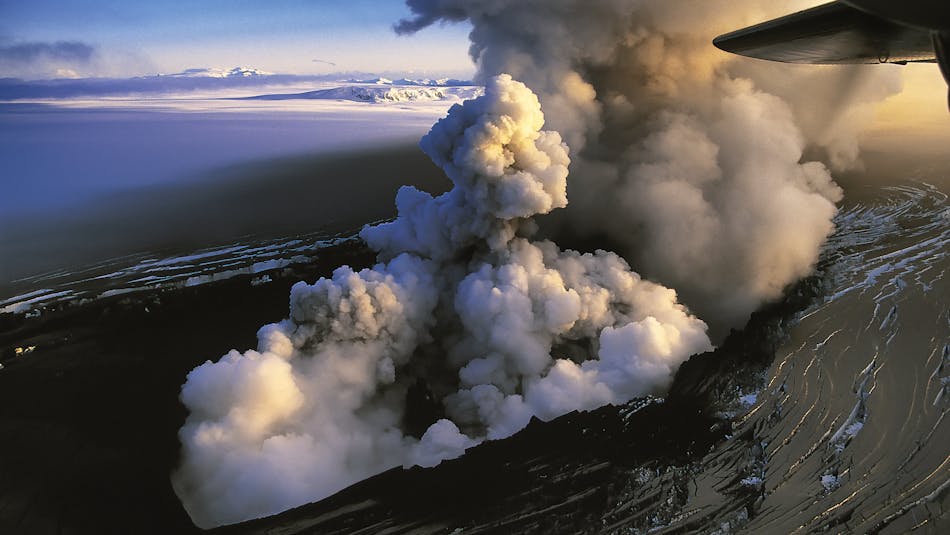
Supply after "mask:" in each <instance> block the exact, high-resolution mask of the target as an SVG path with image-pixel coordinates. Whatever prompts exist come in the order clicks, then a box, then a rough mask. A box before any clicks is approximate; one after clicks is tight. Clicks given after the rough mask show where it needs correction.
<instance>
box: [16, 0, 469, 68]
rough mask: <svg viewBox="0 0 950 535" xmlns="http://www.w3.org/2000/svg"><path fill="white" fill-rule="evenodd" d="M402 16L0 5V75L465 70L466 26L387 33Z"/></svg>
mask: <svg viewBox="0 0 950 535" xmlns="http://www.w3.org/2000/svg"><path fill="white" fill-rule="evenodd" d="M408 13H409V12H408V9H407V8H406V6H405V4H404V3H403V2H402V1H401V0H344V1H341V0H190V1H189V0H13V1H11V0H0V77H5V76H13V77H22V78H41V77H53V76H57V75H60V76H73V75H81V76H88V75H92V76H130V75H140V74H150V73H156V72H164V73H169V72H177V71H181V70H184V69H186V68H190V67H233V66H237V65H246V66H251V67H256V68H259V69H263V70H266V71H271V72H279V73H294V74H309V73H325V72H330V71H356V70H358V71H367V72H382V71H414V72H421V73H433V74H437V73H444V74H451V75H457V74H462V73H465V72H470V71H471V70H472V69H473V67H472V65H471V62H470V60H469V59H468V56H467V49H468V40H467V34H468V31H469V28H468V27H467V26H465V25H450V26H445V27H441V28H439V27H436V28H431V29H427V30H425V31H423V32H421V33H419V34H417V35H414V36H397V35H395V34H394V33H393V31H392V24H393V23H394V22H396V21H397V20H399V19H400V18H402V17H405V16H407V15H408ZM84 47H91V48H84ZM314 59H317V60H321V61H320V62H315V61H313V60H314ZM323 62H332V63H335V64H336V65H335V66H333V65H329V64H327V63H323Z"/></svg>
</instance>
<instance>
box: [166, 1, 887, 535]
mask: <svg viewBox="0 0 950 535" xmlns="http://www.w3.org/2000/svg"><path fill="white" fill-rule="evenodd" d="M408 4H409V6H410V7H411V9H412V10H413V12H414V15H415V16H414V18H413V19H411V20H407V21H404V22H403V23H401V24H400V26H399V27H398V28H397V29H398V30H400V31H406V32H411V31H415V30H418V29H420V28H423V27H425V26H427V25H430V24H433V23H435V22H438V21H442V20H449V21H460V20H469V21H471V22H472V24H473V32H472V35H471V38H472V41H473V45H472V54H473V56H474V57H475V58H476V60H477V62H478V66H479V70H480V73H481V74H480V76H481V79H482V81H483V82H485V83H486V86H487V88H486V93H485V96H484V97H481V98H479V99H477V100H475V101H469V102H466V103H465V104H464V105H461V106H455V107H453V108H452V110H451V111H450V113H449V116H448V117H446V118H445V119H443V120H442V121H440V122H439V123H438V124H436V125H435V126H434V127H433V129H432V131H431V132H430V133H429V134H428V135H427V136H426V137H425V138H424V139H423V142H422V147H423V149H424V150H425V151H426V153H427V154H428V155H429V156H430V157H431V158H432V159H433V160H434V161H435V162H436V163H437V164H438V165H439V166H441V167H442V168H443V169H444V170H445V172H446V174H447V175H448V176H449V178H451V180H452V181H453V183H454V185H455V186H454V189H452V191H450V192H449V193H446V194H445V195H442V196H440V197H437V198H432V197H431V196H429V195H427V194H425V193H422V192H419V191H416V190H415V189H412V188H404V189H402V190H401V191H400V192H399V195H398V197H397V206H398V209H399V217H398V219H397V220H396V221H394V222H393V223H390V224H386V225H381V226H378V227H373V228H367V229H365V230H364V231H363V233H362V236H363V238H364V239H365V240H366V241H367V242H368V243H369V244H370V246H371V247H373V248H374V249H375V250H376V251H378V253H379V261H380V262H381V263H380V264H378V265H377V266H375V267H374V268H373V269H367V270H363V271H361V272H358V273H356V272H353V271H352V270H351V269H349V268H346V267H343V268H340V269H338V270H337V271H336V272H335V273H334V275H333V278H332V279H330V280H320V281H318V282H317V283H316V284H314V285H306V284H298V285H297V286H295V287H294V289H293V292H292V295H291V314H290V318H289V319H287V320H285V321H283V322H281V323H279V324H275V325H269V326H266V327H264V328H263V329H261V331H260V333H259V339H260V344H259V348H258V350H257V351H248V352H246V353H243V354H241V353H237V352H232V353H231V354H229V355H227V356H225V357H224V358H223V359H221V360H220V361H218V362H216V363H211V362H208V363H206V364H204V365H202V366H200V367H198V368H196V369H195V370H194V371H192V372H191V374H189V376H188V380H187V383H186V384H185V385H184V387H183V390H182V400H183V401H184V403H185V404H186V405H187V407H188V408H189V410H190V411H191V415H190V417H189V418H188V421H187V422H186V424H185V426H184V427H183V428H182V430H181V433H180V435H181V439H182V442H183V444H184V464H183V466H182V468H181V469H180V470H179V471H178V472H177V473H176V475H175V477H174V482H175V486H176V490H177V491H178V493H179V495H180V496H181V497H182V499H183V501H184V503H185V505H186V507H187V509H188V510H189V512H190V513H191V515H192V517H193V518H194V519H195V521H196V522H197V523H198V524H199V525H202V526H211V525H216V524H222V523H230V522H235V521H238V520H242V519H246V518H252V517H257V516H262V515H267V514H270V513H275V512H278V511H281V510H283V509H287V508H289V507H292V506H296V505H299V504H303V503H305V502H308V501H312V500H316V499H319V498H322V497H325V496H327V495H330V494H332V493H334V492H336V491H337V490H339V489H341V488H343V487H345V486H346V485H349V484H351V483H353V482H355V481H357V480H359V479H362V478H364V477H366V476H369V475H371V474H374V473H376V472H379V471H381V470H384V469H386V468H388V467H392V466H398V465H401V464H402V465H411V464H420V465H424V466H429V465H433V464H436V463H438V462H439V461H440V460H443V459H447V458H451V457H455V456H458V455H460V454H461V453H462V452H463V451H464V450H465V448H467V447H470V446H472V445H474V444H476V443H477V442H479V441H481V440H484V439H494V438H501V437H505V436H508V435H510V434H512V433H514V432H516V431H517V430H519V429H521V428H522V427H524V426H525V425H526V423H527V422H528V421H529V420H530V418H531V417H532V416H537V417H540V418H542V419H548V418H553V417H555V416H558V415H560V414H563V413H565V412H568V411H571V410H575V409H589V408H593V407H597V406H599V405H602V404H605V403H612V402H619V401H623V400H627V399H629V398H631V397H634V396H638V395H643V394H646V393H651V392H654V391H657V390H662V389H663V387H664V386H665V385H666V384H667V382H668V381H669V380H670V377H671V373H672V372H673V371H674V370H675V369H676V367H677V366H678V365H679V363H680V362H682V361H683V360H684V359H685V358H687V357H688V356H689V355H690V354H692V353H695V352H699V351H703V350H705V349H708V348H709V347H710V341H709V339H708V338H707V335H706V325H705V324H704V323H703V322H702V321H700V320H698V319H696V318H695V317H693V316H691V315H690V314H689V313H687V311H686V310H685V309H684V308H683V307H682V306H681V305H679V304H677V296H676V293H674V291H673V290H670V289H667V288H664V287H662V286H659V285H657V284H654V283H650V282H647V281H645V280H642V279H641V278H640V276H638V275H637V274H636V273H633V272H632V271H631V270H630V268H629V266H628V264H627V262H626V261H625V260H624V258H621V257H620V256H617V255H615V254H613V253H608V252H604V251H602V250H597V251H596V252H595V253H593V254H580V253H577V252H573V251H566V250H561V249H560V248H559V247H558V246H557V245H556V244H555V243H553V242H551V241H541V240H534V241H532V236H535V237H536V236H537V234H534V233H535V231H537V230H539V225H540V231H541V232H542V233H543V234H542V235H547V236H556V237H558V239H559V241H560V240H561V239H566V240H573V243H579V244H581V245H582V246H583V248H584V250H590V249H592V247H590V245H591V244H595V245H599V246H601V247H607V246H611V247H614V246H615V247H619V248H620V250H621V252H622V253H623V254H624V257H625V258H626V259H628V260H630V261H631V262H632V263H633V265H635V266H637V269H638V270H639V269H642V270H644V272H645V273H646V274H647V276H649V277H650V278H652V279H654V280H659V281H661V282H663V283H665V284H668V285H671V286H673V287H675V288H677V290H678V291H679V292H680V295H681V297H682V298H683V300H684V302H686V303H688V304H689V305H690V307H691V308H692V309H693V310H698V311H700V312H701V313H702V317H704V318H706V319H707V320H708V321H710V323H711V324H712V325H714V326H715V327H716V328H717V329H718V330H719V331H720V332H721V331H722V330H723V329H725V328H726V327H730V326H737V325H740V324H741V323H743V322H744V321H745V318H746V317H747V316H748V314H749V313H750V312H751V311H752V310H753V309H754V308H755V307H756V306H758V305H759V304H761V303H762V302H763V301H765V300H769V299H773V298H776V297H778V296H779V295H780V293H781V291H782V289H783V287H785V286H786V285H787V284H789V283H791V282H793V281H794V280H796V279H797V278H799V277H801V276H802V275H805V274H806V273H808V271H809V270H810V269H811V268H812V266H813V264H814V262H815V260H816V258H817V254H818V248H819V246H820V244H821V242H822V241H823V240H824V239H825V237H826V236H827V235H828V234H829V233H830V232H831V230H832V223H831V218H832V216H833V215H834V212H835V205H834V202H835V201H836V200H837V199H839V197H840V195H841V192H840V190H839V188H838V187H837V186H836V185H835V184H834V182H833V181H832V180H831V176H830V173H829V171H828V168H827V167H826V166H825V165H824V164H822V163H818V162H807V161H805V160H806V158H804V156H803V155H804V154H805V152H806V150H807V151H808V152H809V153H811V154H817V155H822V154H824V155H826V156H827V159H828V160H829V162H830V164H831V165H832V167H833V168H845V167H849V166H852V165H855V164H856V158H857V149H856V147H857V145H856V142H855V139H856V137H855V136H856V133H857V129H856V127H854V126H853V125H854V124H855V119H856V118H860V117H861V116H863V115H866V114H867V110H868V109H869V107H868V104H867V103H868V102H873V101H874V100H875V99H878V98H881V97H882V96H884V95H886V94H887V93H888V92H890V91H893V86H894V84H893V83H890V82H889V81H888V83H885V84H882V83H881V82H882V80H881V77H880V76H877V75H872V76H865V77H856V78H855V77H852V78H851V82H850V83H849V84H848V85H849V87H844V88H843V90H848V95H847V96H843V97H841V98H839V99H837V100H835V99H829V98H828V96H829V95H834V94H836V89H835V88H836V87H837V85H836V83H835V82H834V81H832V82H829V81H828V77H822V76H820V75H814V74H811V73H813V72H815V71H808V72H807V73H805V74H803V71H800V70H796V71H793V70H790V68H789V69H766V68H765V67H754V66H753V67H748V66H746V65H748V62H745V63H743V62H732V60H730V59H729V58H728V56H726V55H725V54H721V53H719V52H717V51H715V50H714V49H713V48H712V46H711V45H710V40H711V38H712V37H713V36H714V35H715V34H716V33H719V32H722V31H727V30H731V29H735V28H738V27H741V26H743V25H745V24H748V23H751V22H755V21H756V20H762V19H764V18H766V17H767V16H774V15H778V14H781V13H784V12H787V11H790V10H791V9H792V8H794V7H796V6H793V5H789V3H787V2H785V3H783V2H769V3H767V4H768V6H770V9H772V10H773V11H772V12H770V13H761V12H756V11H755V10H750V9H749V8H750V7H752V6H753V5H759V6H761V5H763V4H765V3H762V2H759V3H757V4H752V3H751V2H746V1H744V0H738V1H734V0H729V1H726V0H703V1H688V0H684V1H673V0H652V1H650V0H408ZM736 13H740V14H745V15H746V16H745V17H738V16H736V15H735V14H736ZM506 72H507V73H511V74H512V75H513V76H514V77H515V78H517V79H520V80H523V81H524V82H526V83H527V84H528V86H529V87H531V88H532V89H533V90H534V91H537V94H538V95H539V97H540V101H541V103H543V105H544V109H545V112H546V113H547V117H548V119H549V121H550V126H553V127H554V129H556V130H558V131H559V132H560V133H561V134H562V135H564V136H565V139H566V141H567V144H568V145H570V146H571V147H572V148H573V150H574V151H575V154H574V158H573V162H570V161H569V159H568V151H567V146H566V145H565V144H564V143H562V140H561V136H560V135H559V134H558V133H555V132H545V131H541V128H542V124H543V122H544V117H543V116H542V114H541V107H540V105H539V101H538V98H537V97H535V95H534V94H533V93H532V92H531V91H529V90H528V89H527V88H526V87H525V86H524V85H522V84H521V83H518V82H515V81H513V80H512V79H511V78H510V77H508V76H498V77H496V76H495V75H498V74H500V73H506ZM884 76H885V77H892V76H893V73H892V72H891V71H887V72H885V73H884ZM783 77H784V78H783ZM874 87H876V88H883V89H873V90H872V89H869V88H874ZM763 89H764V90H763ZM809 94H811V95H814V94H820V95H822V98H820V99H818V100H817V101H809V100H808V97H807V95H809ZM829 100H830V102H831V104H828V105H826V104H825V103H827V102H829ZM856 101H858V104H857V105H856V104H855V102H856ZM803 162H804V163H803ZM569 163H570V165H571V173H572V180H571V187H570V192H569V193H570V198H571V206H570V207H569V208H567V209H566V210H555V209H557V208H562V207H565V206H566V205H567V197H568V189H567V183H566V177H567V174H568V165H569ZM552 210H555V212H554V213H552V214H551V215H550V216H548V217H546V218H541V219H539V220H538V221H537V222H535V221H534V220H533V219H532V218H533V217H534V216H536V215H539V214H547V213H548V212H551V211H552ZM552 220H553V221H554V223H552ZM427 399H428V400H434V402H432V401H429V402H425V400H427ZM407 400H408V401H407ZM419 400H423V401H422V402H420V401H419ZM427 403H428V404H427ZM419 407H424V408H423V409H420V408H419ZM433 422H434V423H433ZM416 437H420V438H416Z"/></svg>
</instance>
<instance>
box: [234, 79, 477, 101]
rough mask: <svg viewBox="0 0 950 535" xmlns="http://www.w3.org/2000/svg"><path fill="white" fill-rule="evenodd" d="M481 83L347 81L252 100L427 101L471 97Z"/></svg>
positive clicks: (474, 95)
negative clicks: (438, 84) (441, 84)
mask: <svg viewBox="0 0 950 535" xmlns="http://www.w3.org/2000/svg"><path fill="white" fill-rule="evenodd" d="M482 91H483V89H482V88H481V87H478V86H472V85H467V86H445V87H425V86H418V85H416V86H398V85H388V84H385V83H384V84H376V83H374V84H373V85H369V84H365V85H345V86H342V87H334V88H330V89H318V90H316V91H307V92H304V93H287V94H274V95H259V96H255V97H248V98H249V99H251V100H298V99H309V100H351V101H354V102H370V103H377V104H378V103H387V102H424V101H439V100H468V99H470V98H475V97H477V96H479V95H480V94H482Z"/></svg>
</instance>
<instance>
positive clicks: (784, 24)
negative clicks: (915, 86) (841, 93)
mask: <svg viewBox="0 0 950 535" xmlns="http://www.w3.org/2000/svg"><path fill="white" fill-rule="evenodd" d="M713 44H715V45H716V46H717V47H719V48H720V49H722V50H725V51H726V52H732V53H734V54H740V55H743V56H749V57H753V58H759V59H767V60H772V61H781V62H785V63H816V64H843V63H907V62H934V61H936V55H935V53H934V41H933V38H932V37H931V32H930V31H929V30H926V29H922V28H916V27H911V26H905V25H902V24H898V23H896V22H892V21H890V20H887V19H884V18H879V17H876V16H874V15H871V14H869V13H867V12H865V11H861V10H858V9H855V8H853V7H851V6H848V5H846V4H843V3H840V2H832V3H830V4H825V5H822V6H818V7H815V8H812V9H807V10H805V11H800V12H798V13H794V14H791V15H788V16H786V17H781V18H778V19H775V20H771V21H768V22H763V23H762V24H757V25H755V26H750V27H748V28H743V29H741V30H738V31H734V32H731V33H727V34H725V35H721V36H719V37H717V38H716V39H715V40H714V41H713Z"/></svg>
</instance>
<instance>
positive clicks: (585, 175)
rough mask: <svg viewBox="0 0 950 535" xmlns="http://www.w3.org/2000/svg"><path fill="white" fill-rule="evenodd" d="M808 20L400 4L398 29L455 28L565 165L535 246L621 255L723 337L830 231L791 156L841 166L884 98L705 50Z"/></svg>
mask: <svg viewBox="0 0 950 535" xmlns="http://www.w3.org/2000/svg"><path fill="white" fill-rule="evenodd" d="M816 3H817V2H815V1H811V2H808V1H804V2H803V1H769V2H763V1H761V0H407V4H408V5H409V7H410V8H411V9H412V11H413V14H414V16H413V18H411V19H408V20H404V21H402V22H401V23H400V24H399V25H397V28H396V29H397V31H400V32H413V31H417V30H419V29H421V28H424V27H426V26H428V25H431V24H434V23H436V22H440V21H450V22H452V21H463V20H468V21H470V22H471V24H472V26H473V30H472V33H471V36H470V37H471V40H472V47H471V53H472V56H473V58H474V59H475V60H476V62H477V65H478V68H479V73H480V75H481V76H482V77H490V76H492V75H494V74H497V73H501V72H506V73H510V74H511V75H512V76H514V77H515V78H517V79H519V80H521V81H523V82H524V83H525V84H527V85H528V86H529V87H531V88H532V90H533V91H535V92H536V93H537V94H538V96H539V98H540V100H541V103H542V105H543V106H544V109H545V114H546V116H547V118H548V124H549V126H550V127H552V128H553V129H555V130H557V131H559V132H560V133H561V134H562V135H563V136H564V137H565V139H566V140H567V142H568V144H569V145H570V146H571V148H572V149H573V150H574V157H573V164H572V168H571V184H570V188H569V194H570V198H571V206H570V207H569V208H568V209H567V210H565V211H562V212H561V213H560V214H558V215H557V217H555V218H554V219H555V220H556V221H559V222H560V226H553V225H551V224H550V222H551V219H548V220H547V221H545V222H543V223H542V231H543V232H544V233H545V234H546V235H548V236H552V237H554V238H556V239H557V240H558V241H559V242H560V241H562V240H563V239H571V240H575V241H576V240H580V243H581V244H582V245H583V247H585V248H586V247H590V246H592V245H593V246H601V247H603V246H609V247H610V248H613V249H615V250H618V252H620V253H621V254H622V255H623V256H624V257H625V258H626V259H627V260H629V261H630V262H631V264H632V265H633V266H635V267H636V269H637V270H638V271H641V272H642V273H644V274H645V275H646V276H648V277H650V278H651V279H653V280H658V281H660V282H662V283H664V284H667V285H669V286H672V287H673V288H676V289H677V291H678V292H679V294H680V297H681V299H682V300H683V301H684V302H685V303H686V304H687V305H689V306H690V307H691V309H693V310H695V311H697V312H698V313H699V315H700V317H702V318H704V319H705V320H706V321H707V322H708V323H710V325H711V326H712V327H713V329H714V331H715V332H717V333H723V332H724V331H725V329H726V328H728V327H735V326H741V325H742V324H743V323H744V322H745V320H746V319H747V317H748V315H749V314H750V313H751V312H752V311H753V310H754V309H755V308H756V307H757V306H758V305H760V304H761V303H762V302H763V301H767V300H771V299H775V298H777V297H779V296H780V294H781V292H782V290H783V289H784V287H785V286H787V285H788V284H789V283H791V282H794V281H795V280H797V279H799V278H800V277H802V276H803V275H806V274H807V273H809V272H810V270H811V269H812V267H813V265H814V263H815V261H816V259H817V255H818V249H819V246H820V245H821V243H822V242H823V241H824V239H825V238H826V237H827V235H828V234H829V233H830V232H831V230H832V223H831V218H832V217H833V215H834V213H835V205H834V203H835V202H836V201H837V200H839V199H840V195H841V192H840V189H839V188H838V187H837V186H836V185H835V184H834V182H833V181H832V179H831V176H830V173H829V171H828V169H827V168H826V166H825V165H824V164H822V163H819V162H808V163H802V161H803V160H804V159H805V158H803V154H804V153H805V152H806V149H807V152H808V154H814V155H816V156H818V157H822V156H825V157H826V158H825V159H826V160H827V161H828V162H829V163H830V164H831V165H832V167H833V168H848V167H853V166H855V165H856V164H857V161H856V159H857V157H858V148H857V134H858V133H859V130H860V127H861V125H862V124H866V123H867V120H866V119H868V118H869V116H871V113H870V111H871V109H872V104H873V103H874V102H875V101H880V100H881V99H883V98H884V97H886V96H887V95H888V94H891V93H893V92H895V91H896V90H898V88H899V83H898V82H899V78H898V77H897V74H898V73H897V72H895V70H893V68H892V69H888V68H886V67H884V68H881V67H877V66H871V67H856V68H847V69H842V68H837V69H834V68H832V70H829V69H827V68H821V67H815V66H788V65H777V64H772V63H769V62H762V61H756V60H749V59H745V58H740V59H737V58H736V57H735V56H731V55H729V54H725V53H722V52H720V51H719V50H717V49H715V48H714V47H713V46H712V44H711V41H712V39H713V38H714V37H715V36H716V35H717V34H720V33H724V32H727V31H731V30H735V29H738V28H741V27H743V26H746V25H748V24H751V23H754V22H759V21H762V20H766V19H768V18H770V17H774V16H779V15H783V14H787V13H790V12H792V11H794V10H796V9H799V8H803V7H809V6H810V5H815V4H816ZM764 10H767V11H764ZM855 69H860V72H856V71H855ZM868 69H871V70H870V71H869V70H868Z"/></svg>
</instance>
